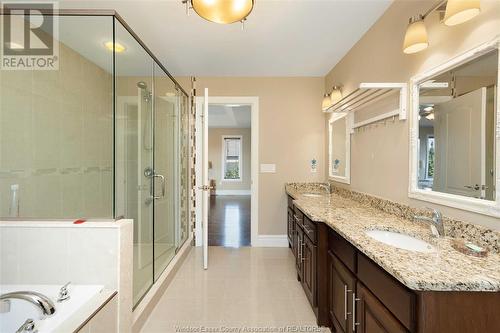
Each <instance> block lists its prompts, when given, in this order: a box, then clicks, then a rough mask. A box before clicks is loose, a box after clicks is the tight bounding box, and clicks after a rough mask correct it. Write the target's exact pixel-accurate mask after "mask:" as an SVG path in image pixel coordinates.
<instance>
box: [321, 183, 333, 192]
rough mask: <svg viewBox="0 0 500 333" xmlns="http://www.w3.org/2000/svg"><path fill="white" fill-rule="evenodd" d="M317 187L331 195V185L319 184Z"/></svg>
mask: <svg viewBox="0 0 500 333" xmlns="http://www.w3.org/2000/svg"><path fill="white" fill-rule="evenodd" d="M319 187H321V188H324V189H325V190H326V192H327V193H328V194H331V193H332V185H331V184H330V183H326V184H319Z"/></svg>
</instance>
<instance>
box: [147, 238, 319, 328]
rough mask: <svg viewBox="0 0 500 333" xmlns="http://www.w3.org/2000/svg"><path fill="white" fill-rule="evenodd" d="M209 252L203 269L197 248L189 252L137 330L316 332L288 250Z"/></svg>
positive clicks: (309, 307) (246, 248)
mask: <svg viewBox="0 0 500 333" xmlns="http://www.w3.org/2000/svg"><path fill="white" fill-rule="evenodd" d="M209 249H210V257H209V269H208V270H207V271H204V270H203V269H202V265H201V261H202V252H201V248H194V249H192V250H191V253H190V254H189V255H188V257H187V258H186V261H185V262H184V263H183V265H182V267H181V268H180V270H179V272H178V273H177V275H176V276H175V277H174V280H173V281H172V283H171V284H170V286H169V287H168V288H167V290H166V292H165V294H164V295H163V296H162V297H161V299H160V301H159V303H158V305H157V306H156V308H155V309H154V310H153V312H152V314H151V316H150V317H149V319H148V321H147V322H146V324H145V325H144V327H143V329H142V331H141V332H143V333H149V332H175V331H176V327H177V328H178V329H182V328H186V327H190V328H192V329H193V330H191V332H195V331H196V332H198V331H201V330H198V329H200V327H202V326H204V327H205V328H207V329H210V328H213V329H214V330H213V331H214V332H215V331H216V330H217V329H218V330H219V331H223V330H225V331H226V332H227V331H229V329H230V328H233V327H236V328H242V327H253V328H259V329H262V328H266V331H263V330H262V332H277V331H279V330H280V328H281V327H285V326H301V327H302V328H301V329H298V328H297V330H296V331H301V330H302V331H304V332H305V331H307V332H315V331H317V330H318V331H319V329H318V328H317V327H316V318H315V316H314V313H313V311H312V309H311V306H310V305H309V302H308V300H307V298H306V296H305V294H304V291H303V290H302V287H301V285H300V284H299V283H298V282H297V273H296V269H295V261H294V257H293V255H292V253H291V251H290V250H289V249H288V248H252V247H244V248H240V249H232V248H224V247H210V248H209ZM268 328H269V329H268ZM294 329H295V328H291V329H290V331H292V330H294ZM178 331H180V330H178ZM253 331H257V330H253Z"/></svg>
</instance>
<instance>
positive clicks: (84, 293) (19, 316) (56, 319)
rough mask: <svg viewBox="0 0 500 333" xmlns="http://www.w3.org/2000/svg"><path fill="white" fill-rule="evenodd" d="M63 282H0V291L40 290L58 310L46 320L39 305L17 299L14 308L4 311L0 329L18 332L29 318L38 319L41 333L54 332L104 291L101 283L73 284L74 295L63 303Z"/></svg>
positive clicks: (6, 332) (36, 320)
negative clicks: (10, 283)
mask: <svg viewBox="0 0 500 333" xmlns="http://www.w3.org/2000/svg"><path fill="white" fill-rule="evenodd" d="M60 288H61V285H0V293H1V294H4V293H9V292H13V291H36V292H39V293H41V294H43V295H45V296H47V297H49V298H50V299H51V300H52V301H53V302H54V305H55V307H56V312H55V313H54V314H53V315H52V316H50V317H47V318H45V319H42V318H41V312H40V309H38V308H37V307H36V306H35V305H33V304H31V303H29V302H26V301H23V300H17V299H13V300H11V304H10V311H9V312H5V313H0V332H1V333H11V332H15V331H16V330H17V329H18V328H19V327H20V326H21V325H22V324H23V323H24V322H25V321H26V319H28V318H31V319H34V320H35V328H36V329H38V332H39V333H45V332H53V331H56V330H57V329H58V327H60V326H61V325H63V324H64V323H65V322H67V321H68V320H72V319H71V317H72V316H74V315H75V314H76V313H77V311H78V310H79V309H81V308H82V307H83V306H85V304H87V303H89V302H90V301H91V300H92V299H93V298H95V297H97V296H98V295H99V294H100V293H101V292H102V291H103V286H100V285H71V284H70V285H69V287H68V291H69V295H70V296H71V297H70V298H69V299H68V300H66V301H63V302H61V303H58V302H57V298H58V295H59V290H60Z"/></svg>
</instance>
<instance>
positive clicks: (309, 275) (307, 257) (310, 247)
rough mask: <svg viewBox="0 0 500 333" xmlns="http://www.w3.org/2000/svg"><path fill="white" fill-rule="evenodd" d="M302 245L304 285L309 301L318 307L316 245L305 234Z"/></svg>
mask: <svg viewBox="0 0 500 333" xmlns="http://www.w3.org/2000/svg"><path fill="white" fill-rule="evenodd" d="M303 238H304V242H303V247H302V287H303V288H304V292H305V293H306V296H307V298H308V299H309V303H311V305H312V306H313V307H316V272H317V270H316V245H314V243H313V242H312V241H311V239H310V238H309V237H308V236H306V235H305V234H304V237H303Z"/></svg>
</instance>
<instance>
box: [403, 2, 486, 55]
mask: <svg viewBox="0 0 500 333" xmlns="http://www.w3.org/2000/svg"><path fill="white" fill-rule="evenodd" d="M444 5H446V9H445V10H444V12H445V14H444V19H443V23H444V24H445V25H448V26H453V25H457V24H461V23H464V22H466V21H469V20H470V19H472V18H473V17H475V16H476V15H478V14H479V12H480V11H481V3H480V0H444V1H439V2H438V3H436V4H435V5H434V6H433V7H432V8H430V9H429V10H428V11H427V12H426V13H425V14H424V15H422V14H419V15H416V16H413V17H412V18H410V22H409V24H408V27H407V28H406V33H405V39H404V42H403V52H404V53H406V54H412V53H417V52H420V51H422V50H425V49H426V48H427V47H428V46H429V40H428V38H427V28H426V27H425V23H424V20H425V18H426V17H427V16H428V15H429V14H430V13H432V12H434V11H435V10H439V11H442V10H441V8H442V7H443V6H444Z"/></svg>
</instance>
